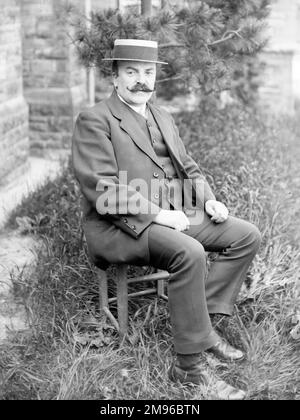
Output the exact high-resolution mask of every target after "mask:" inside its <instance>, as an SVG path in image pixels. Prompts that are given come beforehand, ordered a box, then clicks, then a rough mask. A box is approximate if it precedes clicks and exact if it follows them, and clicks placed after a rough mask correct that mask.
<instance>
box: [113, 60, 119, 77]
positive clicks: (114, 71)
mask: <svg viewBox="0 0 300 420" xmlns="http://www.w3.org/2000/svg"><path fill="white" fill-rule="evenodd" d="M111 72H112V75H113V76H118V73H119V66H118V61H117V60H114V61H113V62H112V65H111Z"/></svg>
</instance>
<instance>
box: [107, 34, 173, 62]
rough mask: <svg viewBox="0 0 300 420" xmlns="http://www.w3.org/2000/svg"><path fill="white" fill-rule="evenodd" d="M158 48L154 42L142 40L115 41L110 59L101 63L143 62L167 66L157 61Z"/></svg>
mask: <svg viewBox="0 0 300 420" xmlns="http://www.w3.org/2000/svg"><path fill="white" fill-rule="evenodd" d="M157 58H158V46H157V42H156V41H146V40H144V39H116V40H115V42H114V49H113V56H112V58H103V61H114V60H118V61H144V62H146V63H157V64H168V63H165V62H164V61H158V60H157Z"/></svg>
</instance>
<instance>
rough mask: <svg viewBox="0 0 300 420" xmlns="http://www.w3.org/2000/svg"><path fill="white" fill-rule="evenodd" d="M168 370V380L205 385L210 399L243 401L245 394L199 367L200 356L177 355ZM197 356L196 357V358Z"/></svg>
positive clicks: (184, 383)
mask: <svg viewBox="0 0 300 420" xmlns="http://www.w3.org/2000/svg"><path fill="white" fill-rule="evenodd" d="M178 356H179V357H178V358H177V360H176V361H175V362H173V363H172V365H171V367H170V369H169V378H170V380H171V381H173V382H180V383H182V384H183V385H205V386H206V387H207V390H208V393H209V395H210V397H211V398H212V399H217V400H231V401H240V400H244V399H245V397H246V393H245V392H244V391H242V390H241V389H238V388H235V387H233V386H231V385H229V384H228V383H227V382H225V381H223V380H221V379H220V378H218V377H217V376H216V375H215V374H214V373H213V372H209V373H208V372H207V371H206V370H204V369H203V367H202V366H201V357H200V355H178ZM197 356H198V357H197Z"/></svg>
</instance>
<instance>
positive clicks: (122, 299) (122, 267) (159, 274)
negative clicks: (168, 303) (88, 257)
mask: <svg viewBox="0 0 300 420" xmlns="http://www.w3.org/2000/svg"><path fill="white" fill-rule="evenodd" d="M128 267H129V265H128V264H118V265H116V274H115V277H114V281H115V283H116V286H117V293H116V296H115V297H112V298H108V282H107V273H106V271H105V270H101V269H100V268H97V277H98V282H99V305H100V310H101V311H102V312H104V313H105V314H106V316H107V317H108V318H109V319H110V320H111V322H112V324H113V325H114V326H115V327H116V329H117V330H118V331H119V334H120V337H124V336H125V334H126V333H127V330H128V298H130V297H136V296H144V295H148V294H156V295H157V296H159V297H161V298H162V299H165V300H168V297H167V296H166V295H165V281H166V280H168V279H169V277H170V274H169V273H168V272H167V271H165V270H157V269H155V272H154V273H151V274H146V275H143V276H136V277H128V275H127V272H128ZM149 281H152V282H153V281H155V282H156V287H149V288H147V289H145V290H142V291H138V292H132V293H128V285H129V284H133V283H140V282H149ZM115 301H116V302H117V310H118V319H116V318H115V317H114V316H113V314H112V313H111V311H110V309H109V304H110V303H111V302H115Z"/></svg>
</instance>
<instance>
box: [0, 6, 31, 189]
mask: <svg viewBox="0 0 300 420" xmlns="http://www.w3.org/2000/svg"><path fill="white" fill-rule="evenodd" d="M0 150H1V152H0V185H1V186H5V184H6V183H7V182H9V181H10V180H11V179H13V178H14V177H16V176H17V174H19V173H20V172H22V171H23V170H24V169H25V167H26V162H27V158H28V153H29V142H28V107H27V105H26V102H25V100H24V97H23V87H22V42H21V20H20V4H19V1H18V0H1V13H0Z"/></svg>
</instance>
